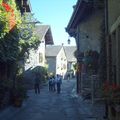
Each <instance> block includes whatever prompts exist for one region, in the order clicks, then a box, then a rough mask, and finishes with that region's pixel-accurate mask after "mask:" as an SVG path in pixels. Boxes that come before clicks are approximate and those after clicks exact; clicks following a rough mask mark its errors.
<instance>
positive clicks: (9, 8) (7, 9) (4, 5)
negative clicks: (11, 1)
mask: <svg viewBox="0 0 120 120" xmlns="http://www.w3.org/2000/svg"><path fill="white" fill-rule="evenodd" d="M2 6H3V7H4V8H5V10H6V11H7V12H13V11H14V10H13V9H12V8H11V7H10V5H8V4H7V3H2Z"/></svg>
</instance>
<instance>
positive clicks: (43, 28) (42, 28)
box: [34, 25, 53, 44]
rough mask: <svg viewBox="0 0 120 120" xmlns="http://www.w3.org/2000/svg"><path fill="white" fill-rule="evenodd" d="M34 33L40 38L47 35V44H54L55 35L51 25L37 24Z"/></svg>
mask: <svg viewBox="0 0 120 120" xmlns="http://www.w3.org/2000/svg"><path fill="white" fill-rule="evenodd" d="M34 33H35V34H36V35H37V36H38V37H39V39H40V40H42V39H43V37H45V41H46V44H53V37H52V33H51V29H50V26H49V25H36V27H35V31H34Z"/></svg>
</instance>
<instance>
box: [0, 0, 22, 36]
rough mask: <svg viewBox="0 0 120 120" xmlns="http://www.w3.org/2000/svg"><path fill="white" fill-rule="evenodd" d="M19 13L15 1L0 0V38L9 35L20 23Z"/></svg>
mask: <svg viewBox="0 0 120 120" xmlns="http://www.w3.org/2000/svg"><path fill="white" fill-rule="evenodd" d="M20 21H21V19H20V12H19V11H18V10H17V6H16V2H15V0H7V1H5V2H4V1H3V0H0V38H3V37H4V36H5V34H6V33H9V31H11V30H12V29H13V28H14V27H15V26H16V25H18V23H20Z"/></svg>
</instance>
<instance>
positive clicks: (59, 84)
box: [56, 74, 62, 94]
mask: <svg viewBox="0 0 120 120" xmlns="http://www.w3.org/2000/svg"><path fill="white" fill-rule="evenodd" d="M56 82H57V93H58V94H60V92H61V84H62V78H61V77H60V75H58V74H57V78H56Z"/></svg>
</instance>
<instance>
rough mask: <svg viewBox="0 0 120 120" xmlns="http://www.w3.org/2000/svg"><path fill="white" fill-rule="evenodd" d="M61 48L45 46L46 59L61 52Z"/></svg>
mask: <svg viewBox="0 0 120 120" xmlns="http://www.w3.org/2000/svg"><path fill="white" fill-rule="evenodd" d="M61 48H62V46H59V45H58V46H55V45H47V46H46V57H56V56H57V55H58V53H59V51H60V50H61Z"/></svg>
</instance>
